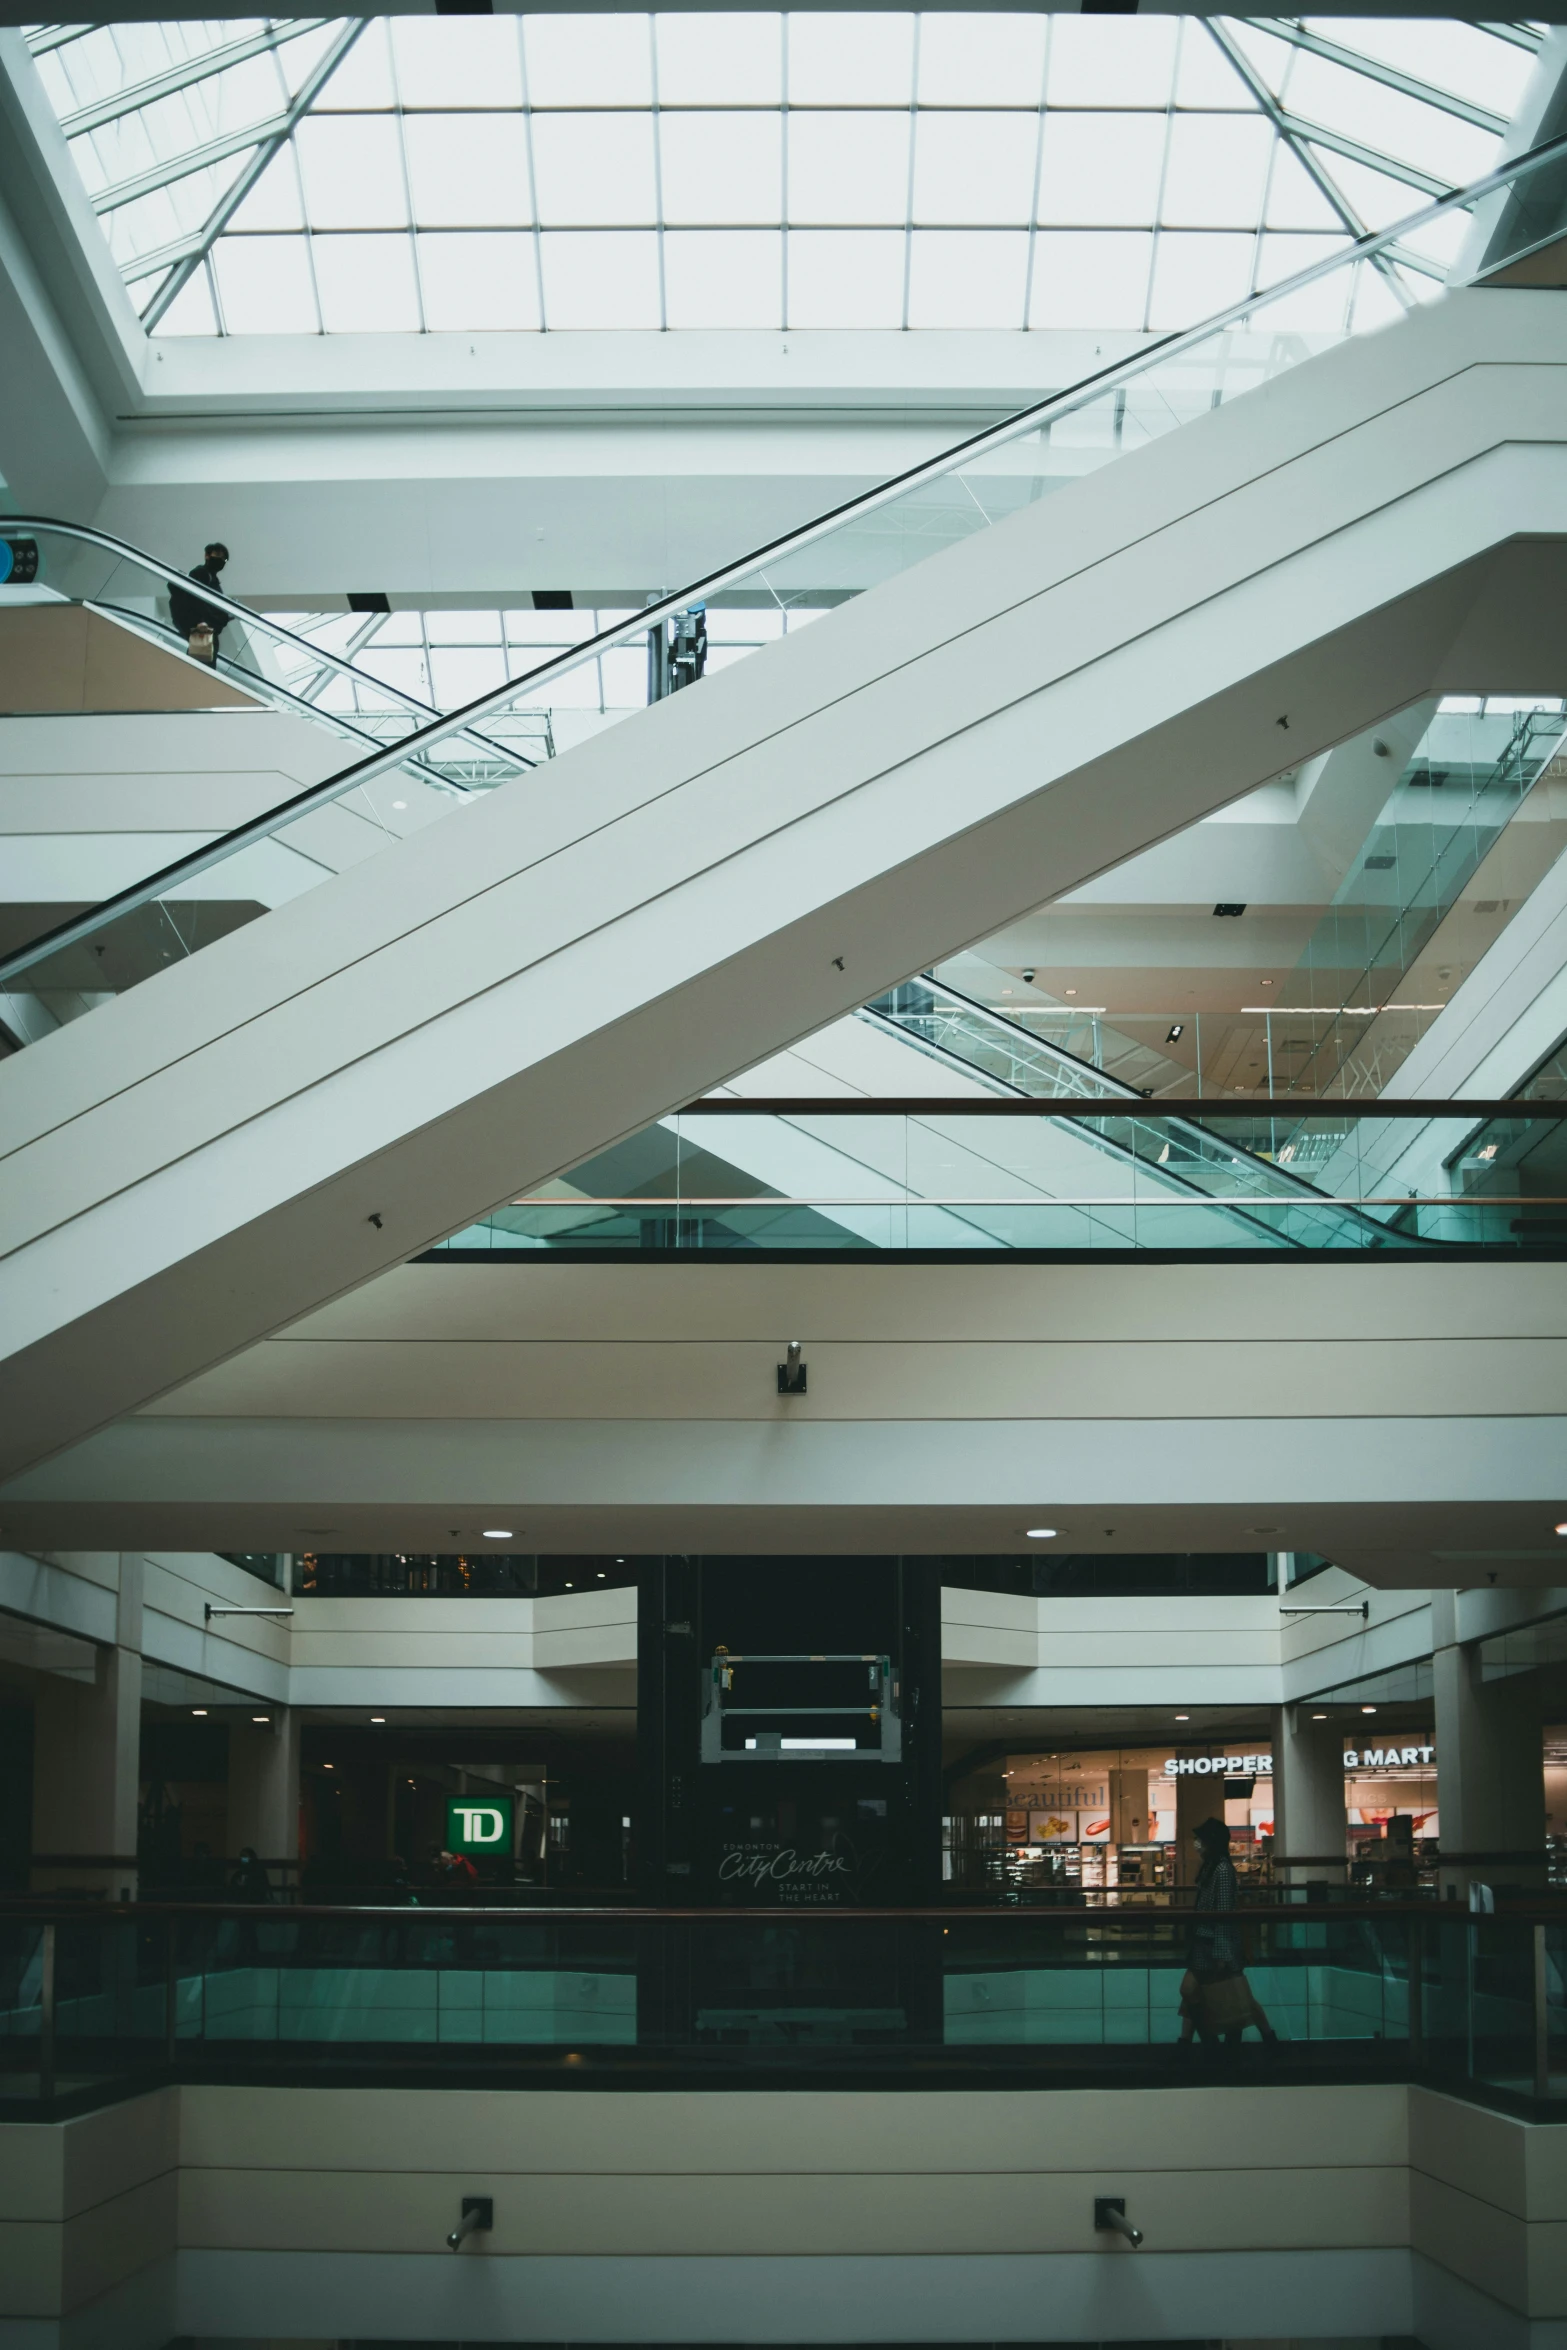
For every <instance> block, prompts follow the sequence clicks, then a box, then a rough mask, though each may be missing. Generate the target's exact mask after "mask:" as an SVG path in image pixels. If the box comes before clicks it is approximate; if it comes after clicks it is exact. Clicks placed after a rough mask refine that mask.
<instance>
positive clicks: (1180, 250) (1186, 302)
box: [1148, 229, 1254, 332]
mask: <svg viewBox="0 0 1567 2350" xmlns="http://www.w3.org/2000/svg"><path fill="white" fill-rule="evenodd" d="M1253 254H1254V240H1253V239H1252V238H1251V237H1250V236H1207V237H1205V236H1194V235H1192V234H1190V233H1189V232H1182V231H1181V230H1178V229H1176V230H1171V229H1166V230H1165V231H1164V233H1163V234H1162V235H1161V236H1160V238H1159V240H1158V244H1157V247H1156V249H1155V252H1154V265H1153V290H1152V292H1151V293H1150V295H1149V298H1148V323H1149V325H1150V326H1151V327H1152V328H1153V329H1154V330H1155V332H1158V331H1159V330H1161V329H1163V328H1168V327H1175V326H1185V325H1187V324H1188V323H1189V321H1190V320H1192V319H1194V318H1206V317H1207V316H1208V315H1209V314H1210V313H1211V312H1212V311H1215V310H1223V309H1224V308H1225V307H1226V306H1227V305H1228V304H1229V303H1231V302H1239V301H1240V300H1241V299H1242V297H1243V296H1244V295H1245V294H1246V293H1248V292H1249V291H1250V287H1251V271H1252V260H1253Z"/></svg>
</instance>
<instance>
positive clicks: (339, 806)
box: [0, 516, 553, 1052]
mask: <svg viewBox="0 0 1567 2350" xmlns="http://www.w3.org/2000/svg"><path fill="white" fill-rule="evenodd" d="M0 575H3V576H0V669H3V671H4V674H5V679H6V685H7V695H6V701H7V709H8V711H9V712H11V713H14V714H28V715H30V714H34V713H36V714H39V715H40V716H42V717H43V718H44V719H45V720H46V721H47V723H48V724H49V725H50V726H51V728H52V729H55V730H58V729H61V728H64V729H67V730H70V736H71V741H72V744H73V746H75V748H74V750H73V755H72V756H71V757H70V758H69V760H68V761H67V762H66V764H67V766H68V768H69V770H70V772H71V773H72V775H73V777H74V778H79V777H80V776H81V775H83V774H84V773H90V772H91V770H92V756H93V752H92V744H93V743H94V742H103V741H104V737H103V735H102V733H101V731H100V732H99V733H97V734H92V735H89V736H88V737H87V738H86V739H85V740H83V741H81V742H80V743H79V742H78V733H79V724H78V722H79V721H80V720H81V719H83V718H85V719H87V721H88V726H89V728H91V726H92V724H93V720H94V716H95V714H96V712H97V710H98V709H99V707H100V706H101V707H102V709H103V710H104V712H105V713H106V714H110V715H112V716H113V718H114V719H115V720H116V722H117V723H116V726H115V730H114V736H113V737H112V738H111V739H110V740H109V741H108V743H107V745H106V752H105V755H106V756H107V757H109V758H110V759H111V760H112V761H113V764H114V768H115V771H116V772H117V773H118V771H119V770H120V769H121V768H122V767H123V764H124V759H123V751H122V748H121V745H120V743H119V740H118V737H119V735H120V734H121V733H122V732H123V730H124V727H125V724H126V715H125V714H126V713H132V714H133V720H132V722H133V723H134V721H135V719H141V720H143V721H145V720H146V719H147V718H149V717H151V716H153V715H154V714H155V713H166V714H168V715H170V716H171V717H173V718H175V719H176V720H178V718H180V717H181V716H185V717H190V718H194V717H197V716H198V715H199V714H200V713H202V712H203V711H206V710H209V709H212V708H219V709H223V710H225V711H227V710H233V709H238V710H245V709H251V710H258V709H259V710H261V711H265V712H270V713H272V714H273V715H274V717H275V718H280V719H282V720H283V721H284V722H285V723H286V724H292V725H294V726H295V727H297V728H298V729H299V731H300V733H302V734H305V735H308V736H311V737H315V738H318V739H317V741H316V743H315V744H314V745H313V746H312V747H311V748H309V749H306V750H303V751H302V752H300V753H298V754H296V758H297V761H298V763H299V764H303V765H304V766H305V767H306V768H307V769H309V770H310V771H311V774H312V778H313V777H314V776H315V775H319V774H326V775H330V774H332V773H333V772H334V771H335V770H336V768H337V767H338V766H340V764H341V762H342V760H343V758H344V757H345V756H347V755H348V754H349V753H350V752H356V753H360V754H363V753H364V752H366V751H370V752H373V751H374V750H376V749H377V748H378V747H380V746H383V745H386V744H390V743H398V742H402V741H404V740H406V739H407V738H408V737H410V736H412V735H414V734H416V733H419V732H420V731H421V730H424V729H427V728H428V727H429V726H430V725H431V723H432V721H433V720H435V719H436V718H437V717H438V715H439V714H438V712H437V711H436V710H435V709H434V708H432V706H431V705H430V704H429V703H426V702H423V701H421V700H419V699H418V698H417V697H416V696H414V695H412V694H410V693H408V692H406V691H404V690H403V689H401V688H400V687H398V686H396V685H395V684H392V683H390V682H389V681H387V680H385V679H383V678H381V677H379V676H377V675H375V674H374V673H373V672H372V671H371V670H370V669H368V668H365V667H363V666H360V665H357V664H356V663H354V662H353V661H352V660H349V659H346V658H344V657H343V656H341V655H339V654H337V653H335V652H333V651H332V650H331V649H330V648H328V647H324V646H322V645H320V644H317V643H313V642H312V641H310V640H309V639H308V638H305V637H301V636H299V635H297V634H295V632H293V631H292V630H290V629H288V628H285V627H284V626H283V625H282V624H281V623H280V622H278V621H276V620H273V619H272V618H270V617H269V616H268V615H267V614H265V613H259V612H255V611H252V610H251V609H250V608H249V607H247V606H245V605H243V604H238V603H236V602H234V600H233V599H232V598H230V597H228V596H225V595H223V594H222V593H221V592H220V591H218V590H216V589H211V588H206V587H203V588H202V589H201V591H200V597H199V599H198V600H199V602H200V604H201V605H202V607H203V608H204V609H208V610H211V611H212V612H213V613H214V615H215V616H216V617H218V618H219V619H220V620H221V621H222V623H223V626H222V628H221V632H220V634H219V639H218V654H217V659H216V662H215V663H214V664H213V665H212V666H211V667H208V666H206V665H204V664H202V663H200V662H197V661H195V660H194V659H192V658H191V657H190V656H189V654H188V652H187V650H186V645H185V639H184V638H183V636H182V635H181V634H180V632H179V631H178V630H177V629H176V628H175V626H174V624H173V618H172V613H171V597H177V596H179V595H182V594H183V595H186V596H189V595H190V594H191V593H192V590H191V585H190V582H189V580H188V579H186V578H184V575H183V574H181V573H179V572H176V571H171V570H170V569H169V568H168V567H167V566H166V565H164V564H161V563H160V562H158V560H157V559H156V558H155V557H153V556H151V555H147V554H145V553H143V552H142V551H141V550H140V549H138V548H134V547H131V546H128V545H126V544H125V543H124V542H123V541H121V540H118V539H115V538H112V537H110V536H109V534H108V533H106V532H104V531H100V530H94V529H89V528H86V527H81V526H78V525H75V524H69V523H62V522H57V521H53V520H50V519H47V518H43V517H35V516H8V517H6V518H5V522H4V529H3V535H0ZM95 678H96V679H98V680H101V683H100V684H99V687H98V690H97V691H96V692H95V691H94V690H93V688H94V682H95ZM98 724H99V727H100V728H101V726H102V720H101V719H100V720H99V721H98ZM204 739H207V740H210V737H209V738H204ZM225 748H226V749H230V750H231V751H232V766H233V769H234V770H235V772H236V773H242V774H243V776H244V783H245V786H246V787H247V788H249V789H251V790H253V791H258V790H259V791H260V794H261V805H260V807H259V808H258V810H257V813H258V814H259V815H260V816H261V818H262V819H263V821H264V820H265V817H266V815H267V813H268V812H269V809H270V806H271V805H272V804H275V802H276V801H277V800H279V799H282V798H285V797H289V796H292V791H294V790H297V789H298V784H297V782H296V783H294V784H293V785H292V787H291V788H290V786H289V785H288V782H287V780H286V778H285V777H283V776H281V775H280V776H277V777H276V778H275V782H274V790H273V793H272V798H271V801H270V802H269V801H268V799H267V798H266V795H265V791H264V779H263V778H262V777H261V776H259V775H257V774H256V772H255V765H256V762H255V759H254V756H253V745H252V744H251V743H250V741H249V740H248V739H246V734H245V731H244V730H240V729H234V728H232V727H231V728H230V729H229V730H228V735H227V741H226V745H225ZM552 752H553V742H552V738H551V735H550V730H549V723H548V720H547V719H545V718H542V717H540V716H539V715H537V714H535V713H532V712H529V711H526V710H518V711H513V712H509V713H507V714H506V716H505V717H504V718H503V719H502V720H501V721H499V722H498V724H497V726H496V727H495V728H494V729H493V730H490V731H486V732H481V731H480V730H478V729H476V728H467V729H464V730H462V731H461V732H460V733H458V734H455V735H453V736H451V737H450V738H449V739H446V740H444V741H441V742H440V743H438V744H437V745H435V746H433V747H432V752H431V754H430V755H428V756H424V755H420V754H419V753H417V752H415V753H414V754H412V755H411V756H410V757H409V758H408V759H407V760H406V761H405V762H404V763H403V765H402V766H401V767H400V768H399V769H398V771H397V775H396V779H395V781H394V780H391V779H388V781H387V782H386V784H385V785H384V786H382V787H376V786H367V787H364V788H363V789H360V790H358V791H355V792H351V793H347V794H341V795H338V796H337V797H335V798H333V799H332V800H331V801H330V802H328V803H327V804H326V805H324V806H323V807H322V808H321V809H320V810H319V811H318V813H317V814H316V816H315V818H314V820H313V821H312V822H310V823H308V824H302V825H296V826H293V827H290V828H289V829H288V830H287V832H286V833H283V832H279V833H275V834H273V835H272V836H271V837H270V838H268V839H267V840H266V842H265V843H264V845H261V846H258V849H257V851H256V852H255V853H253V854H252V855H251V856H249V857H248V858H244V857H242V858H231V859H228V860H226V861H225V862H224V864H223V866H222V873H223V882H222V886H221V888H214V887H213V886H212V885H211V884H204V882H203V881H202V879H201V878H200V877H192V879H191V881H190V882H189V883H188V884H187V885H186V886H185V887H184V888H183V889H181V888H175V889H173V890H171V891H169V892H167V893H166V894H165V895H164V897H163V898H162V899H161V900H160V902H159V903H158V904H157V905H156V906H151V905H149V906H147V907H144V908H143V909H141V910H140V912H139V914H138V915H136V916H133V917H131V918H128V919H127V921H126V922H124V923H123V924H121V925H119V926H117V927H116V930H115V934H114V938H113V940H112V942H111V943H109V944H108V945H106V947H105V951H104V952H103V953H102V954H97V953H94V954H93V956H92V957H91V958H88V957H87V956H85V955H83V956H78V957H77V958H76V959H75V963H76V968H75V970H74V973H73V974H71V975H70V976H71V978H72V979H73V980H74V984H71V983H67V984H56V985H55V986H53V987H52V988H38V987H29V986H23V987H22V988H21V989H13V990H9V991H7V990H5V989H4V988H3V987H0V1052H5V1051H8V1050H16V1049H18V1048H19V1047H20V1046H21V1045H23V1044H28V1043H33V1042H36V1041H37V1040H38V1039H39V1038H41V1037H43V1036H45V1035H47V1034H48V1033H49V1032H50V1030H52V1029H53V1028H56V1027H58V1026H60V1025H61V1024H62V1023H63V1022H64V1021H66V1020H69V1019H74V1018H79V1017H80V1016H81V1015H82V1014H83V1013H84V1012H86V1011H90V1010H92V1009H95V1008H96V1007H97V1006H98V1005H99V1004H101V1003H103V1002H104V1001H105V1000H106V999H107V997H109V996H111V995H114V994H119V993H123V992H125V990H127V989H128V988H130V987H132V986H135V985H137V984H139V983H140V981H141V980H143V979H146V978H150V977H151V976H152V975H153V974H154V973H155V972H157V971H159V970H161V969H162V968H163V967H164V965H165V964H166V963H168V962H170V961H172V960H174V959H176V958H177V957H180V958H182V957H183V956H184V955H186V954H189V953H192V952H194V951H196V949H197V948H198V947H199V946H201V945H204V944H209V943H211V942H213V941H214V940H216V939H218V938H220V937H223V936H226V935H227V933H228V932H229V931H230V930H233V929H236V928H238V927H240V926H241V925H243V924H244V923H246V922H250V921H253V920H255V919H256V918H257V917H258V916H259V915H261V914H264V913H266V912H267V911H269V910H270V909H271V908H272V907H274V906H277V905H281V904H283V903H285V902H286V901H287V900H288V899H289V898H291V897H294V896H297V895H298V894H299V893H300V892H301V891H302V890H304V889H308V888H310V887H313V886H314V884H315V883H316V882H317V881H319V880H321V879H324V878H327V877H329V876H330V875H332V874H334V873H338V872H341V871H343V870H344V869H345V868H346V867H347V866H349V865H352V864H356V863H358V862H360V861H361V860H362V859H363V858H364V857H366V856H370V855H373V854H374V853H375V851H376V850H377V849H378V848H379V847H381V845H382V844H383V843H384V842H385V841H386V840H387V839H388V838H392V839H401V838H405V837H407V835H409V834H410V833H414V832H417V831H419V830H421V829H422V828H423V827H424V826H425V825H427V824H430V823H433V822H434V821H435V820H436V818H437V817H439V816H442V815H445V814H446V813H448V811H449V810H450V809H451V808H452V807H453V806H454V805H455V804H458V803H460V802H461V801H462V800H463V799H465V798H467V797H468V796H469V795H470V794H472V793H474V792H476V791H486V790H493V789H494V788H495V787H496V786H497V785H499V784H501V783H506V782H511V781H513V780H514V779H515V778H516V777H517V776H519V775H522V774H525V773H527V772H528V771H529V770H530V769H531V768H533V767H534V766H536V765H537V764H538V763H539V762H540V760H541V759H544V758H547V757H549V756H551V755H552ZM296 771H297V770H296ZM213 777H214V785H213V792H212V794H211V797H212V799H213V802H214V804H215V806H216V807H218V808H219V809H225V810H226V809H227V808H228V807H229V806H230V805H231V794H230V793H229V792H227V791H224V790H223V789H222V783H223V781H224V780H225V776H224V771H223V769H222V768H215V769H214V771H213ZM116 798H117V802H118V804H117V805H116V807H115V809H114V813H113V815H112V816H111V817H106V818H105V819H104V821H105V823H106V825H108V827H109V829H108V831H107V832H106V833H105V834H104V835H101V836H97V837H96V839H94V837H93V836H86V837H84V836H83V834H82V832H81V829H80V826H79V824H76V823H74V822H73V823H68V824H67V826H66V829H65V831H64V832H63V833H62V835H61V836H60V837H59V839H58V840H57V841H56V842H54V843H53V844H52V845H53V847H54V851H55V853H54V854H53V855H52V856H49V855H43V856H41V855H40V854H39V848H40V843H41V842H43V841H47V840H48V835H47V834H46V833H45V832H43V830H42V827H41V825H40V820H39V816H38V814H37V813H35V812H33V811H31V810H30V811H29V812H28V813H27V814H26V815H25V816H24V819H23V822H24V824H25V826H26V829H27V835H28V848H29V852H30V853H29V856H28V858H27V860H26V862H25V864H24V863H23V862H22V861H21V860H19V859H10V860H6V868H7V879H6V880H5V881H0V936H3V938H4V941H5V944H6V945H7V947H9V948H12V949H14V948H16V947H17V946H19V945H25V944H28V943H30V942H31V940H32V939H33V938H34V937H36V936H37V935H38V934H40V933H41V932H43V931H45V930H47V929H50V928H52V927H54V926H55V925H56V924H57V923H58V922H59V921H60V919H61V918H62V915H67V914H68V913H69V912H73V911H74V908H71V907H70V905H69V901H68V898H67V892H68V890H69V878H70V875H71V873H72V870H73V868H74V869H76V870H87V871H91V870H93V869H95V868H98V869H101V867H102V865H103V863H104V861H105V855H104V852H105V850H106V848H108V846H109V844H111V843H112V844H113V848H112V853H111V856H110V859H109V861H110V862H111V863H113V862H115V861H117V860H118V858H121V857H123V856H125V855H134V853H135V842H136V832H135V823H136V820H137V811H136V809H135V807H134V795H133V794H131V793H130V792H129V791H127V790H126V789H124V788H123V787H122V788H121V789H120V791H119V792H118V793H117V795H116ZM128 798H129V799H132V801H133V804H132V806H131V807H130V808H129V809H127V808H126V806H125V801H126V800H127V799H128ZM189 813H190V814H191V815H193V816H194V817H195V818H196V823H197V824H199V819H200V807H199V803H198V804H197V805H196V806H195V807H194V808H192V809H190V810H189ZM127 817H129V818H130V822H129V824H128V823H127ZM231 821H232V816H231V815H230V814H228V813H223V814H219V815H217V816H216V817H215V820H214V821H213V822H212V823H211V825H210V826H208V827H207V828H206V832H207V837H208V838H210V839H216V838H219V837H221V835H222V833H223V832H224V831H225V830H226V829H227V827H228V825H229V823H230V822H231ZM44 822H47V818H46V817H45V819H44ZM186 829H187V837H189V834H190V833H191V832H194V831H196V824H189V825H188V826H187V828H186ZM153 837H154V838H156V834H154V835H153ZM196 837H197V838H198V839H199V838H201V834H200V833H199V832H197V833H196ZM89 841H91V842H92V845H91V846H89ZM133 870H135V869H134V868H133ZM40 871H41V872H43V873H45V874H47V875H48V876H49V879H50V882H51V884H52V886H51V887H50V889H49V892H48V895H47V896H46V897H43V898H38V897H36V896H31V897H30V896H29V892H28V880H29V877H30V876H31V875H32V874H33V873H36V872H40ZM57 876H59V877H61V878H56V877H57ZM100 886H101V884H100ZM62 898H67V902H66V903H65V904H62ZM91 904H92V899H91V897H89V898H88V900H87V906H88V908H90V907H91ZM89 962H90V965H91V967H89ZM55 976H56V979H57V980H58V979H59V976H60V975H59V974H58V973H56V974H55Z"/></svg>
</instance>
